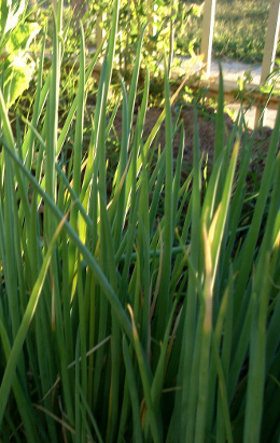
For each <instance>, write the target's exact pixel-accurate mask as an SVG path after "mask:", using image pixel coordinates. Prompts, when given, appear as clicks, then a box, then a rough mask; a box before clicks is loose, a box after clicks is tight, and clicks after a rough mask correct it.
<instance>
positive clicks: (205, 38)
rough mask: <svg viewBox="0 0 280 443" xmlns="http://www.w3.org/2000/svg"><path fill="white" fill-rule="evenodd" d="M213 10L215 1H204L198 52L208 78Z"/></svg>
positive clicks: (212, 31) (213, 20)
mask: <svg viewBox="0 0 280 443" xmlns="http://www.w3.org/2000/svg"><path fill="white" fill-rule="evenodd" d="M215 9H216V0H205V3H204V14H203V25H202V40H201V51H200V52H201V54H202V55H203V61H204V62H205V64H206V76H207V77H209V75H210V71H211V54H212V42H213V33H214V22H215Z"/></svg>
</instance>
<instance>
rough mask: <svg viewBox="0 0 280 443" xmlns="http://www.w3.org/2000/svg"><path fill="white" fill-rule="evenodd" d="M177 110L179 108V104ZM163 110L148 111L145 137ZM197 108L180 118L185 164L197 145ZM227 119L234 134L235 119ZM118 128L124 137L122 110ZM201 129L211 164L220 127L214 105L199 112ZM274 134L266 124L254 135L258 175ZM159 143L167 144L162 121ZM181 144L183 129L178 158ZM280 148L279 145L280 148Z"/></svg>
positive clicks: (189, 163) (177, 138)
mask: <svg viewBox="0 0 280 443" xmlns="http://www.w3.org/2000/svg"><path fill="white" fill-rule="evenodd" d="M175 109H176V107H175ZM161 112H162V108H156V107H153V108H151V109H149V110H148V112H147V115H146V122H145V128H144V140H145V139H146V138H147V137H148V135H149V134H150V133H151V131H152V129H153V128H154V126H155V124H156V121H157V119H158V118H159V116H160V114H161ZM193 113H194V111H193V109H192V108H191V107H189V108H186V109H183V110H182V111H181V115H180V119H182V120H183V122H184V130H185V143H184V156H183V161H184V165H185V166H187V167H188V169H189V168H191V167H192V157H193V156H192V146H193V133H194V124H193ZM172 117H173V122H174V121H175V120H176V117H177V114H176V112H175V111H174V110H173V112H172ZM224 121H225V134H228V135H229V134H230V133H231V131H232V128H233V125H234V122H233V120H232V119H231V118H230V117H229V116H228V115H227V114H225V115H224ZM115 128H116V131H117V133H118V135H119V137H120V135H121V113H119V114H117V116H116V120H115ZM198 128H199V141H200V151H201V154H202V152H203V153H204V155H205V158H207V161H208V163H209V164H210V165H211V163H212V160H213V153H214V146H215V130H216V114H215V112H214V110H213V109H212V108H210V109H208V110H207V111H206V110H204V111H203V113H202V114H198ZM248 134H249V136H251V135H252V130H251V129H248ZM271 134H272V129H271V128H269V127H264V128H262V129H261V130H259V131H258V132H257V133H256V135H255V136H254V145H253V150H252V160H251V165H250V170H251V171H255V172H257V173H258V174H259V173H261V172H262V170H263V168H264V164H265V159H266V152H267V149H268V146H269V142H270V138H271ZM158 143H159V144H160V145H161V146H162V147H164V146H165V125H164V123H163V124H162V127H161V129H160V133H159V138H158ZM179 143H180V132H179V131H177V133H176V134H175V137H174V139H173V152H174V158H176V155H177V152H178V148H179ZM278 149H279V147H278Z"/></svg>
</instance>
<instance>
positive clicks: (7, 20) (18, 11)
mask: <svg viewBox="0 0 280 443" xmlns="http://www.w3.org/2000/svg"><path fill="white" fill-rule="evenodd" d="M25 18H26V1H25V0H20V1H19V0H17V1H8V0H3V1H1V9H0V35H1V39H0V72H1V73H2V84H3V94H4V99H5V102H6V106H8V107H10V106H11V105H12V104H13V103H14V101H15V100H16V99H17V98H18V97H19V96H20V95H21V94H22V93H23V91H24V90H25V89H27V88H28V86H29V84H30V81H31V79H32V77H33V74H34V72H35V62H34V61H33V60H32V58H31V56H30V54H29V52H28V51H29V49H30V44H31V43H32V40H33V39H34V38H35V37H36V35H37V34H38V33H39V31H40V27H39V25H38V24H37V23H29V22H27V21H26V20H25Z"/></svg>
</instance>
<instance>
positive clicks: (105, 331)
mask: <svg viewBox="0 0 280 443" xmlns="http://www.w3.org/2000/svg"><path fill="white" fill-rule="evenodd" d="M21 3H22V2H21ZM6 6H7V7H6V9H5V8H4V7H3V3H2V4H1V27H2V28H1V29H2V35H5V40H4V39H2V40H1V45H2V46H0V48H1V51H2V50H3V51H4V49H5V48H6V47H7V45H8V44H12V43H11V42H10V39H11V38H12V35H13V32H19V31H17V29H19V28H18V25H19V26H21V25H23V24H24V23H25V18H26V17H25V15H24V13H23V12H22V11H21V13H20V14H18V15H17V10H16V9H11V8H10V9H9V7H8V2H7V4H6ZM112 6H113V9H112V15H111V29H110V33H109V34H108V35H107V39H106V42H105V45H106V50H104V51H103V53H104V60H103V63H102V69H101V74H100V78H99V81H98V87H97V86H96V83H95V82H94V81H93V78H92V73H93V70H94V68H95V66H96V63H97V60H98V57H99V55H100V53H99V52H96V53H94V54H92V55H87V56H86V48H85V35H84V34H85V33H84V32H83V28H81V30H79V29H75V31H74V33H73V34H72V37H71V38H72V41H71V44H73V43H74V40H73V39H74V37H75V39H76V40H75V41H78V42H79V45H80V48H79V55H78V56H77V58H76V59H75V60H74V63H73V60H72V58H71V57H70V56H69V53H68V52H67V48H68V45H69V35H71V32H72V30H73V27H72V26H70V24H71V22H69V21H68V20H69V17H68V15H67V14H65V13H64V10H63V4H62V2H61V1H59V2H58V5H57V13H56V14H54V18H53V22H52V23H50V24H49V28H50V30H49V31H48V30H47V31H46V32H45V34H44V37H43V39H42V40H38V41H39V42H40V55H39V56H38V58H36V54H37V50H38V46H36V44H37V41H36V38H37V35H38V34H36V33H35V35H33V43H34V44H35V49H36V50H34V54H35V62H36V66H35V69H34V72H33V73H32V80H30V86H29V89H28V93H25V94H23V91H22V89H21V82H20V81H19V82H15V81H14V80H13V78H12V77H11V76H7V77H5V72H6V71H5V70H4V69H3V66H4V65H3V64H2V65H1V67H2V86H1V90H0V145H1V154H0V155H1V156H0V179H1V182H0V261H1V267H0V273H1V285H0V380H1V385H0V438H1V441H4V442H8V441H21V442H25V441H26V442H32V443H33V442H42V441H43V442H50V441H51V442H60V441H76V442H86V441H100V442H101V441H119V442H121V441H127V442H130V441H137V442H141V441H145V442H163V441H167V442H184V441H186V442H190V443H193V442H195V443H198V442H205V441H209V442H210V441H217V442H224V441H229V442H240V441H245V442H246V443H251V442H252V443H256V442H258V441H260V442H277V441H278V439H279V434H280V420H279V418H280V416H279V415H280V413H279V402H280V346H279V345H280V336H279V333H278V330H279V322H280V291H279V288H280V277H279V276H280V272H279V271H280V269H279V268H280V260H279V255H280V250H279V244H280V243H279V242H280V154H279V149H278V141H279V136H280V113H279V114H278V117H277V120H276V123H275V128H274V131H273V133H272V135H271V140H270V144H269V148H268V150H267V151H266V152H265V156H266V159H265V167H264V168H263V169H262V170H261V171H259V172H260V174H258V175H256V174H254V171H252V170H251V168H250V164H251V160H252V159H251V152H252V148H253V146H254V145H255V143H257V141H256V131H253V133H249V132H248V131H247V129H246V126H245V124H244V119H243V115H242V113H241V114H240V116H239V119H238V120H237V122H236V124H235V125H234V127H233V129H232V132H230V133H228V132H227V131H226V130H225V122H224V99H223V84H222V76H221V83H220V91H219V103H218V111H217V114H215V120H216V139H215V149H214V156H213V163H212V164H210V163H209V162H208V161H207V158H206V159H205V158H204V157H203V155H202V151H203V147H202V146H200V143H199V136H198V125H197V118H196V114H197V112H196V109H195V106H194V141H193V148H192V149H193V163H192V164H191V165H188V166H189V170H186V169H185V164H184V162H183V152H184V149H185V143H184V137H185V134H184V131H183V126H182V124H181V120H180V112H179V111H178V112H177V119H175V120H174V119H173V118H172V115H173V114H172V107H173V106H175V105H176V106H177V108H178V102H177V101H176V97H177V95H178V94H176V93H175V94H173V95H172V94H171V93H170V83H169V77H168V61H167V60H166V62H165V71H164V86H163V87H164V91H163V103H164V105H163V107H162V113H161V115H160V117H159V119H158V121H157V122H156V124H155V125H154V127H153V128H152V130H151V131H150V133H149V134H148V136H147V137H145V138H144V135H143V134H144V125H145V118H146V113H147V109H148V107H149V97H150V93H149V92H150V91H149V89H150V71H149V69H146V70H144V79H141V81H140V80H139V75H140V66H141V58H142V55H143V51H144V49H145V44H147V41H146V39H147V36H146V32H147V29H146V28H145V27H144V28H141V30H140V33H139V35H138V38H137V45H136V48H135V52H134V53H133V59H134V63H133V68H132V71H131V75H130V76H128V80H127V83H125V82H124V80H123V79H122V77H119V78H117V77H115V76H114V79H113V80H114V81H113V80H112V78H113V77H112V76H113V67H114V60H115V51H116V49H117V48H118V35H117V30H118V19H119V13H120V11H121V8H120V5H119V1H118V0H115V1H114V4H113V5H112ZM66 12H67V11H66ZM9 14H10V15H9ZM22 14H23V15H22ZM12 16H13V17H16V19H15V20H14V22H13V23H14V24H15V26H14V27H9V26H8V25H7V23H8V21H7V20H8V18H9V17H10V18H11V17H12ZM22 16H23V17H24V20H23V19H22ZM5 20H6V21H5ZM37 20H38V22H39V17H37ZM9 23H11V22H9ZM69 23H70V24H69ZM17 24H18V25H17ZM4 31H5V32H4ZM25 43H27V42H26V41H25ZM28 43H30V44H31V41H28ZM22 45H23V41H22ZM46 47H47V48H48V51H49V53H50V54H51V61H49V58H48V57H45V54H46V52H45V51H46ZM143 47H144V49H143ZM99 51H102V48H99ZM25 56H26V53H25V55H24V57H25ZM143 56H145V53H144V55H143ZM131 57H132V55H131ZM70 60H71V61H72V62H71V64H70ZM3 63H4V62H3ZM12 63H13V60H11V61H10V66H11V65H12ZM24 63H25V64H26V66H28V65H29V63H30V60H29V59H24ZM75 64H78V66H79V69H78V71H76V70H75ZM36 67H37V68H36ZM13 81H14V83H13ZM16 85H17V87H16ZM116 85H118V87H116ZM11 86H13V88H11ZM11 91H14V95H11ZM177 108H176V109H177ZM119 110H121V113H122V132H121V137H118V136H117V133H116V129H115V126H114V124H115V118H116V115H117V113H118V112H119ZM163 122H165V145H159V143H158V139H157V135H158V132H159V130H160V127H161V126H162V124H163ZM178 133H179V134H180V146H179V152H178V155H177V156H176V157H175V156H174V153H173V148H172V146H173V141H174V138H175V135H176V134H178ZM259 152H260V155H264V154H263V146H262V145H260V150H259Z"/></svg>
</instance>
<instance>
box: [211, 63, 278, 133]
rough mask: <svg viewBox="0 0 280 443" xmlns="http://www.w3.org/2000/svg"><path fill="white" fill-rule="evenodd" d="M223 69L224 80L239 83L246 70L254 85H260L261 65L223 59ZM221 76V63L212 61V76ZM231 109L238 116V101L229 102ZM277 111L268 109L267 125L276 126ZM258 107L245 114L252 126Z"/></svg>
mask: <svg viewBox="0 0 280 443" xmlns="http://www.w3.org/2000/svg"><path fill="white" fill-rule="evenodd" d="M221 65H222V69H223V77H224V80H226V81H229V82H235V83H237V81H238V79H239V78H241V79H242V78H244V74H245V73H246V72H250V73H251V76H252V85H255V86H258V85H259V84H260V79H261V65H256V66H252V65H249V64H246V63H241V62H233V61H222V63H221ZM218 77H219V64H218V63H217V62H215V61H212V66H211V73H210V78H216V79H218ZM227 107H228V108H229V109H231V110H232V111H233V112H234V116H237V114H238V111H239V108H240V106H239V105H238V104H237V103H229V104H228V105H227ZM276 114H277V111H275V110H272V109H267V110H266V114H265V122H264V124H265V126H269V127H271V128H273V127H274V123H275V119H276ZM255 115H256V108H255V107H252V108H251V109H248V110H247V112H246V114H245V119H246V122H247V124H248V126H249V127H250V128H253V127H254V124H255Z"/></svg>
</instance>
